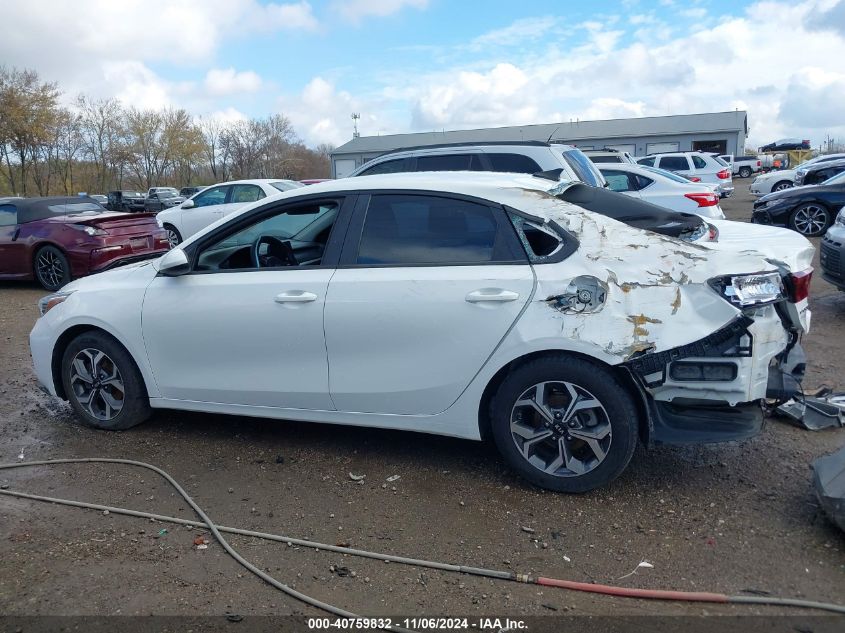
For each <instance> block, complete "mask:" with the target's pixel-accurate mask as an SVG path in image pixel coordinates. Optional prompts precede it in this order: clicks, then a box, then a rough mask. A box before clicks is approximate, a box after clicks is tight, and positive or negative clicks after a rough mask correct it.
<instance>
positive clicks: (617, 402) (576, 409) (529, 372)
mask: <svg viewBox="0 0 845 633" xmlns="http://www.w3.org/2000/svg"><path fill="white" fill-rule="evenodd" d="M637 420H638V419H637V412H636V407H635V406H634V402H633V400H632V398H631V395H630V394H629V393H628V391H627V389H625V387H623V386H622V385H621V384H620V383H619V381H618V380H617V379H616V377H615V376H614V375H613V374H612V373H611V372H610V371H608V370H607V369H604V368H602V367H600V366H598V365H594V364H593V363H590V362H588V361H585V360H582V359H579V358H573V357H566V356H557V357H548V358H541V359H538V360H535V361H530V362H528V363H526V364H524V365H522V366H520V367H518V368H517V369H515V370H514V371H512V372H511V373H510V374H509V375H508V376H507V377H506V378H505V380H504V381H503V382H502V384H501V386H500V387H499V390H498V392H497V393H496V395H495V397H494V398H493V402H492V404H491V421H492V434H493V438H494V440H495V442H496V446H497V447H498V449H499V451H500V452H501V453H502V455H503V456H504V458H505V459H506V460H507V462H508V464H509V465H510V466H511V467H512V468H513V469H514V470H516V471H517V472H518V473H519V474H520V475H522V476H523V477H525V478H526V479H527V480H528V481H530V482H531V483H533V484H534V485H537V486H540V487H541V488H547V489H549V490H555V491H558V492H586V491H588V490H592V489H593V488H598V487H600V486H603V485H605V484H607V483H609V482H611V481H612V480H614V479H615V478H616V477H618V476H619V475H620V474H621V473H622V471H623V470H625V468H626V466H627V465H628V462H630V461H631V456H632V455H633V454H634V449H635V448H636V442H637Z"/></svg>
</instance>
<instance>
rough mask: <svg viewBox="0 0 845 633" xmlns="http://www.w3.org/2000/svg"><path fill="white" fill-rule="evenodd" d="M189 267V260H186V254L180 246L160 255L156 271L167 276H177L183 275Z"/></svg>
mask: <svg viewBox="0 0 845 633" xmlns="http://www.w3.org/2000/svg"><path fill="white" fill-rule="evenodd" d="M190 269H191V265H190V262H188V256H187V255H186V254H185V251H183V250H182V249H181V248H174V249H173V250H171V251H167V252H166V253H165V254H164V255H162V257H161V259H160V260H158V272H159V273H160V274H162V275H165V276H167V277H178V276H179V275H184V274H185V273H187V272H189V271H190Z"/></svg>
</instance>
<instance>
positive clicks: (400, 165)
mask: <svg viewBox="0 0 845 633" xmlns="http://www.w3.org/2000/svg"><path fill="white" fill-rule="evenodd" d="M402 171H405V159H404V158H397V159H395V160H386V161H384V162H383V163H379V164H378V165H373V166H372V167H370V168H369V169H365V170H364V171H362V172H361V173H360V174H358V175H359V176H375V175H376V174H397V173H399V172H402Z"/></svg>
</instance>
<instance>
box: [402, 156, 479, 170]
mask: <svg viewBox="0 0 845 633" xmlns="http://www.w3.org/2000/svg"><path fill="white" fill-rule="evenodd" d="M470 170H472V171H480V170H481V161H480V160H479V158H478V155H476V154H441V155H440V156H418V157H417V171H470Z"/></svg>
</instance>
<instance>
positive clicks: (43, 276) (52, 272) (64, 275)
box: [34, 246, 71, 291]
mask: <svg viewBox="0 0 845 633" xmlns="http://www.w3.org/2000/svg"><path fill="white" fill-rule="evenodd" d="M34 268H35V278H36V279H37V280H38V283H40V284H41V285H42V286H44V288H45V289H46V290H53V291H55V290H58V289H59V288H61V287H62V286H64V285H66V284H68V283H69V282H70V277H71V275H70V262H68V260H67V257H65V254H64V253H63V252H62V251H60V250H59V249H58V248H56V247H55V246H44V247H42V248H40V249H39V250H38V252H37V253H35V263H34Z"/></svg>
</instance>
